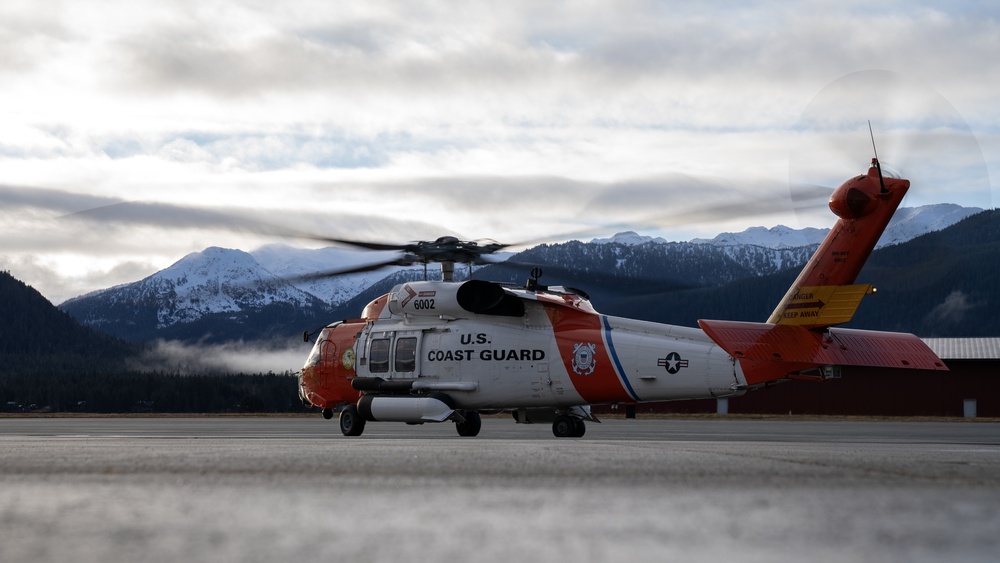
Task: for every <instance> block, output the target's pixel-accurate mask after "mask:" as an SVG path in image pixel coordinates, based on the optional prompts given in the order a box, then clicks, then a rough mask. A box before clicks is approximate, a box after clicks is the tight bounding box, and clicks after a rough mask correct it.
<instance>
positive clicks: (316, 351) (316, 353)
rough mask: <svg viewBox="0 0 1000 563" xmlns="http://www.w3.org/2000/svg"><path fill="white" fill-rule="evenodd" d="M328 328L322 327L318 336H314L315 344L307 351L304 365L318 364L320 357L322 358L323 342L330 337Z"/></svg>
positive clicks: (307, 366)
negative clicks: (307, 354)
mask: <svg viewBox="0 0 1000 563" xmlns="http://www.w3.org/2000/svg"><path fill="white" fill-rule="evenodd" d="M330 332H331V331H330V329H329V328H324V329H323V331H322V332H320V333H319V336H318V337H317V338H316V344H314V345H313V348H312V351H311V352H309V357H308V358H306V365H305V366H304V367H306V368H310V367H313V366H316V365H319V362H320V359H322V357H323V354H322V351H323V343H324V342H326V341H327V340H328V339H329V338H330Z"/></svg>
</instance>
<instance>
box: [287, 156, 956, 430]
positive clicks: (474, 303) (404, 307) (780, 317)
mask: <svg viewBox="0 0 1000 563" xmlns="http://www.w3.org/2000/svg"><path fill="white" fill-rule="evenodd" d="M909 187H910V182H909V180H905V179H901V178H890V177H885V176H883V174H882V169H881V164H880V163H879V161H878V158H877V155H876V157H875V158H872V161H871V166H870V167H869V168H868V170H867V172H866V173H864V174H860V175H858V176H855V177H853V178H850V179H848V180H847V181H845V182H844V183H843V184H841V185H840V186H839V187H838V188H837V189H836V190H834V191H833V193H832V195H830V197H829V202H828V204H829V208H830V210H831V211H832V212H833V213H834V215H836V216H837V221H836V224H835V225H834V227H833V229H831V231H830V233H829V234H828V235H827V236H826V238H825V239H824V240H823V242H822V243H821V244H820V246H819V248H818V249H817V250H816V252H815V253H814V254H813V256H812V257H811V258H810V260H809V261H808V262H807V263H806V265H805V266H804V268H803V269H802V271H801V272H800V274H799V276H798V277H797V278H796V280H795V281H794V283H793V284H792V286H791V287H790V288H789V289H788V291H787V293H786V294H785V295H784V297H783V298H782V299H781V300H780V301H779V302H778V303H777V305H776V307H775V309H774V312H773V313H772V314H771V315H770V317H769V318H768V319H767V320H766V321H765V322H736V321H725V320H699V321H698V327H681V326H672V325H666V324H659V323H654V322H648V321H641V320H633V319H627V318H621V317H614V316H609V315H604V314H601V313H599V312H598V311H597V310H596V309H595V308H594V306H593V305H592V304H591V302H590V300H589V298H588V297H587V295H586V294H585V293H584V292H582V291H580V290H576V289H573V288H568V287H563V286H545V285H542V284H540V283H539V281H538V278H539V276H540V273H538V272H535V273H534V274H537V275H533V277H532V278H531V279H529V281H528V283H527V284H526V285H525V286H523V287H517V286H514V285H512V284H503V283H498V282H490V281H483V280H475V279H469V280H466V281H461V282H458V281H454V279H453V277H452V273H453V271H454V266H455V263H467V264H469V265H470V268H471V266H472V265H473V264H481V263H484V261H485V259H484V257H485V256H486V255H488V254H491V253H494V252H496V251H498V250H501V249H503V248H506V247H507V246H508V245H503V244H500V243H487V244H480V243H478V242H469V241H462V240H460V239H458V238H456V237H442V238H439V239H437V240H435V241H430V242H418V243H409V244H406V245H388V244H376V243H365V242H360V241H350V240H344V239H329V240H330V241H331V242H337V243H341V244H347V245H354V246H359V247H362V248H368V249H371V250H397V251H400V252H402V256H400V257H398V258H394V259H392V260H389V261H385V262H382V263H379V264H374V265H370V266H365V267H363V268H357V269H353V270H348V271H339V272H324V273H320V274H315V275H314V276H310V277H321V276H327V275H338V274H343V273H348V272H354V271H362V270H370V269H375V268H378V267H382V266H387V265H412V264H417V263H423V264H425V265H426V264H427V263H429V262H440V263H441V264H442V272H443V277H442V279H441V280H440V281H426V280H425V281H411V282H406V283H401V284H399V285H396V286H395V287H393V288H392V290H391V291H389V292H388V293H387V294H385V295H382V296H381V297H378V298H377V299H375V300H373V301H371V302H370V303H369V304H368V305H367V306H366V307H365V308H364V310H363V311H362V312H361V314H360V316H359V317H358V318H356V319H350V320H343V321H338V322H334V323H332V324H330V325H328V326H326V327H325V328H323V329H321V331H320V332H319V333H318V335H317V337H316V340H315V344H314V346H313V348H312V350H311V352H310V354H309V356H308V358H307V359H306V362H305V365H304V366H303V368H302V370H301V371H300V372H299V374H298V382H299V390H298V393H299V398H300V400H301V401H302V403H303V404H304V405H306V406H308V407H314V408H318V409H320V410H321V412H322V414H323V416H324V417H325V418H327V419H332V418H333V417H334V416H335V415H337V416H338V421H339V426H340V431H341V433H342V434H343V435H345V436H360V435H362V433H363V432H364V430H365V426H366V424H368V423H370V422H397V423H407V424H424V423H442V422H452V423H454V424H455V427H456V430H457V433H458V435H459V436H467V437H472V436H477V435H478V434H479V433H480V430H481V428H482V415H484V414H495V413H510V414H511V415H512V417H513V418H514V420H515V421H516V422H517V423H551V424H552V433H553V434H554V435H555V436H556V437H559V438H568V437H582V436H583V435H584V434H585V432H586V423H587V422H595V423H598V422H600V420H599V419H598V418H597V417H596V416H595V415H594V413H593V412H592V409H591V405H600V404H618V403H630V404H634V403H643V402H653V401H672V400H682V399H704V398H723V397H736V396H740V395H743V394H745V393H747V392H749V391H752V390H757V389H761V388H764V387H768V386H770V385H773V384H775V383H777V382H781V381H786V380H790V379H805V380H813V381H822V380H827V379H831V378H835V377H839V370H840V367H841V366H869V367H885V368H907V369H914V370H947V369H948V368H947V367H946V366H945V365H944V362H942V361H941V359H940V358H938V357H937V356H936V355H935V354H934V352H932V351H931V350H930V349H929V348H928V347H927V346H926V345H925V344H924V343H923V342H922V341H921V340H920V339H919V338H917V337H916V336H914V335H912V334H906V333H895V332H877V331H865V330H857V329H846V328H838V327H836V325H839V324H843V323H846V322H848V321H850V320H851V318H852V317H853V315H854V312H855V311H856V310H857V308H858V306H859V305H860V303H861V300H862V299H863V298H864V297H865V296H866V295H870V294H872V293H875V291H876V289H875V288H874V287H873V286H871V285H869V284H858V283H855V282H856V279H857V276H858V274H859V272H860V271H861V268H862V266H863V265H864V264H865V262H866V260H867V259H868V257H869V255H870V254H871V252H872V250H873V249H874V247H875V244H876V243H877V242H878V239H879V237H880V236H881V234H882V232H883V231H884V230H885V228H886V226H887V225H888V223H889V220H890V219H891V218H892V215H893V213H894V212H895V210H896V208H897V207H898V206H899V204H900V202H901V201H902V199H903V196H904V195H905V194H906V192H907V190H908V189H909ZM309 337H310V335H309V333H308V332H307V333H306V334H305V339H306V340H307V341H308V340H309V339H310V338H309Z"/></svg>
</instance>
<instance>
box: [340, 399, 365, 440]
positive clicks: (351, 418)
mask: <svg viewBox="0 0 1000 563" xmlns="http://www.w3.org/2000/svg"><path fill="white" fill-rule="evenodd" d="M340 431H341V432H342V433H343V434H344V436H360V435H361V433H362V432H364V431H365V419H363V418H361V414H360V413H358V407H357V406H355V405H347V406H346V407H344V410H342V411H340Z"/></svg>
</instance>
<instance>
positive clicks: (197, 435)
mask: <svg viewBox="0 0 1000 563" xmlns="http://www.w3.org/2000/svg"><path fill="white" fill-rule="evenodd" d="M998 531H1000V424H998V423H995V422H992V423H991V422H974V421H954V422H894V421H848V420H789V421H782V420H753V419H740V418H722V417H720V418H718V419H698V420H683V419H667V420H644V419H639V420H620V419H616V420H607V421H605V422H604V423H603V424H593V423H588V425H587V434H586V435H585V436H584V437H583V438H578V439H576V438H573V439H570V438H555V437H553V436H552V433H551V427H550V426H549V425H541V424H539V425H516V424H514V422H513V420H511V419H506V418H486V419H484V421H483V429H482V432H481V434H480V435H479V436H478V437H475V438H462V437H459V436H458V435H457V434H456V432H455V428H454V426H453V425H452V424H450V423H443V424H426V425H422V426H408V425H405V424H399V423H369V424H368V426H367V428H366V430H365V433H364V435H363V436H361V437H358V438H346V437H344V436H341V435H340V432H339V430H338V428H337V425H336V421H325V420H323V419H322V417H320V416H319V415H316V416H315V417H309V418H303V417H288V418H283V417H261V418H255V417H234V418H227V417H206V418H80V417H74V418H4V419H0V561H4V562H20V561H43V562H44V561H53V562H54V561H60V562H63V561H74V562H77V561H80V562H90V561H94V562H96V561H102V562H103V561H128V560H136V561H150V562H160V561H163V562H166V561H170V562H175V561H179V560H187V561H213V562H220V561H222V562H225V561H291V560H295V559H321V560H341V561H430V560H437V561H442V560H452V561H456V560H470V559H472V560H476V561H574V562H578V561H584V562H587V561H612V560H613V561H665V560H682V559H683V560H688V561H690V560H694V561H722V560H735V561H775V560H797V561H798V560H808V561H810V563H815V562H822V561H845V560H863V561H943V560H948V561H995V560H996V554H997V553H1000V534H998V533H997V532H998Z"/></svg>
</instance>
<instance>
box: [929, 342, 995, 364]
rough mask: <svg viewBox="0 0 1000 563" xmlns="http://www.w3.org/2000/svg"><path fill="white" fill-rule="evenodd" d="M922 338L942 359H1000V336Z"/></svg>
mask: <svg viewBox="0 0 1000 563" xmlns="http://www.w3.org/2000/svg"><path fill="white" fill-rule="evenodd" d="M921 340H923V341H924V343H925V344H927V346H928V347H930V349H931V350H933V351H934V353H935V354H937V355H938V357H939V358H941V359H942V360H1000V337H998V338H921Z"/></svg>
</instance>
